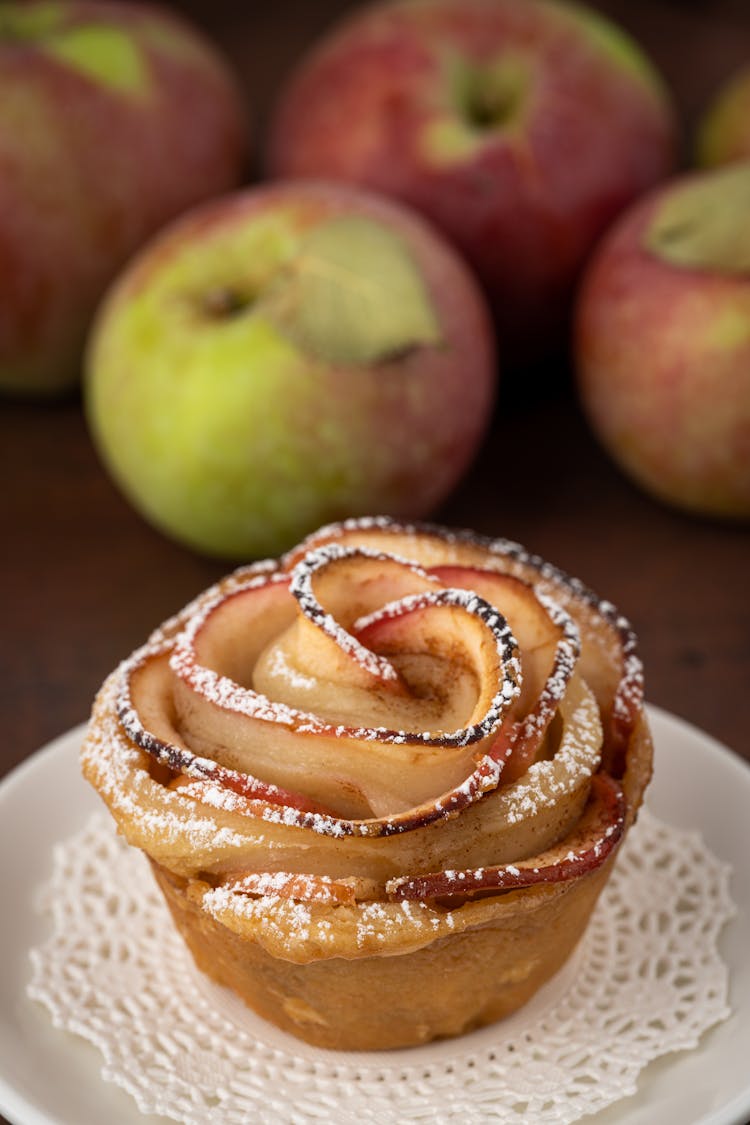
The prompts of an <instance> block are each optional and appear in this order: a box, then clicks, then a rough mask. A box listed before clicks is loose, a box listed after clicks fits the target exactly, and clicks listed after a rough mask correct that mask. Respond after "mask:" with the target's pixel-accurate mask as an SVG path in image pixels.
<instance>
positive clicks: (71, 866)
mask: <svg viewBox="0 0 750 1125" xmlns="http://www.w3.org/2000/svg"><path fill="white" fill-rule="evenodd" d="M728 884H729V868H728V867H727V866H726V865H725V864H723V863H721V862H719V861H718V860H717V859H716V858H715V857H714V856H712V855H711V853H710V852H709V851H708V850H707V848H706V847H705V845H704V844H703V842H702V841H701V839H700V837H699V836H697V835H696V834H693V833H686V832H684V831H682V830H679V829H676V828H672V827H669V826H667V825H665V824H663V823H662V822H660V821H658V820H657V819H656V818H655V817H653V816H652V815H651V814H649V813H648V811H647V810H643V811H642V812H641V816H640V820H639V823H638V825H637V827H636V828H635V829H634V830H633V832H632V833H631V836H630V838H629V839H628V841H627V843H626V845H625V846H624V848H623V850H622V852H621V854H620V856H619V858H618V861H617V867H616V869H615V872H614V874H613V876H612V878H611V880H610V882H609V884H608V886H607V889H606V890H605V892H604V895H603V896H602V899H601V901H600V903H599V905H598V907H597V909H596V912H595V914H594V917H593V919H592V922H591V924H590V926H589V929H588V931H587V934H586V936H585V938H584V939H583V941H582V943H581V945H580V947H579V949H578V950H577V952H576V954H575V956H574V957H573V958H572V960H571V962H570V963H569V965H568V966H567V967H566V968H565V969H564V970H563V971H562V972H561V973H560V974H558V976H557V978H555V980H554V981H552V982H551V983H550V984H549V985H548V986H547V987H546V988H545V989H544V990H543V991H542V992H541V993H539V994H538V995H537V996H536V997H535V998H534V1000H533V1001H532V1002H531V1004H529V1005H527V1006H526V1008H524V1009H523V1010H522V1011H521V1012H518V1013H516V1015H515V1016H512V1017H511V1018H510V1019H508V1020H506V1021H504V1022H502V1023H499V1024H495V1025H493V1026H491V1027H488V1028H485V1029H483V1030H482V1031H479V1032H475V1033H473V1034H471V1035H467V1036H465V1037H463V1038H461V1039H457V1040H449V1041H446V1042H442V1043H435V1044H430V1045H428V1046H425V1047H417V1048H413V1049H411V1050H405V1051H398V1052H396V1051H394V1052H385V1053H377V1054H375V1053H368V1054H342V1053H336V1052H329V1051H321V1050H316V1049H315V1048H312V1047H308V1046H307V1045H305V1044H304V1043H300V1042H298V1041H297V1040H295V1039H293V1038H291V1037H289V1036H287V1035H285V1034H284V1033H282V1032H281V1031H278V1030H277V1029H276V1028H274V1027H272V1026H270V1025H269V1024H267V1023H265V1022H264V1021H263V1020H261V1019H259V1018H258V1017H256V1016H255V1015H254V1014H253V1013H252V1012H250V1011H249V1010H248V1009H247V1008H246V1007H245V1006H244V1004H242V1002H241V1001H239V1000H238V999H236V998H235V997H234V996H233V995H232V994H230V993H229V992H227V991H225V990H224V989H221V988H219V987H218V986H215V985H213V984H212V983H211V982H210V981H208V980H207V979H206V978H204V977H203V976H202V975H201V974H199V973H198V971H197V970H196V969H195V968H194V966H193V963H192V960H191V958H190V956H189V954H188V953H187V950H186V949H185V947H184V946H183V944H182V940H181V938H180V937H179V936H178V934H177V933H176V931H175V930H174V929H173V927H172V923H171V919H170V918H169V915H168V913H167V909H166V906H165V905H164V903H163V901H162V899H161V897H160V895H159V893H158V891H157V890H156V887H155V885H154V884H153V881H152V878H151V874H150V872H149V870H148V868H147V864H146V862H145V860H144V859H143V857H142V856H141V855H140V854H139V853H137V852H135V851H133V850H132V849H130V848H128V847H127V846H126V845H125V844H124V843H123V842H122V841H121V840H120V839H119V838H118V837H116V836H115V834H114V831H113V829H112V827H111V824H110V821H109V819H107V818H105V817H104V816H103V815H102V814H97V815H96V816H95V817H94V818H93V819H92V820H91V822H90V823H89V825H88V826H87V827H86V828H85V829H84V830H83V831H82V832H80V833H79V834H78V835H77V836H75V837H73V838H72V839H71V840H69V841H67V842H66V843H64V844H59V845H58V846H57V848H56V850H55V854H54V873H53V876H52V879H51V881H50V883H49V884H48V885H47V886H46V887H45V888H44V889H43V890H42V892H41V893H40V906H41V908H42V909H45V910H47V911H49V912H50V914H51V916H52V923H53V933H52V936H51V937H50V938H49V940H48V941H47V942H46V944H44V945H43V946H41V947H40V948H38V949H34V950H33V951H32V953H31V958H32V966H33V976H32V980H31V983H30V985H29V989H28V991H29V994H30V995H31V996H32V997H33V998H35V999H36V1000H39V1001H41V1002H42V1003H43V1004H45V1005H46V1006H47V1008H49V1010H50V1012H51V1014H52V1018H53V1021H54V1023H55V1025H56V1026H57V1027H59V1028H62V1029H65V1030H67V1031H72V1032H74V1033H76V1034H78V1035H81V1036H83V1037H84V1038H86V1039H88V1040H89V1041H90V1042H91V1043H93V1044H94V1045H95V1046H96V1047H98V1049H99V1050H100V1051H101V1053H102V1055H103V1056H104V1065H103V1068H102V1075H103V1077H104V1078H105V1079H107V1080H109V1081H112V1082H116V1083H117V1084H118V1085H119V1086H122V1087H123V1088H124V1089H125V1090H127V1091H128V1092H129V1093H130V1094H132V1095H133V1097H134V1098H135V1099H136V1101H137V1103H138V1106H139V1108H140V1109H141V1111H142V1112H143V1113H146V1114H150V1113H153V1114H162V1115H163V1116H165V1117H168V1118H172V1119H173V1120H175V1121H180V1122H186V1123H188V1125H241V1123H243V1125H244V1123H246V1122H291V1123H295V1125H296V1123H300V1125H302V1123H303V1122H315V1121H317V1122H320V1121H337V1122H357V1125H360V1123H364V1122H378V1123H383V1122H405V1121H424V1122H427V1121H429V1122H431V1123H434V1122H444V1121H461V1122H462V1123H463V1122H480V1121H487V1120H488V1119H490V1118H491V1120H492V1121H495V1122H503V1123H508V1125H510V1123H513V1125H521V1123H522V1122H528V1121H534V1122H535V1123H540V1125H542V1123H547V1122H549V1123H553V1122H554V1123H555V1125H563V1123H565V1122H572V1121H575V1120H577V1119H578V1118H580V1117H583V1116H585V1115H586V1114H590V1113H595V1112H597V1111H598V1110H600V1109H603V1108H604V1107H605V1106H608V1105H611V1104H612V1102H614V1101H616V1100H618V1099H619V1098H623V1097H626V1096H627V1095H630V1094H633V1093H634V1092H635V1086H636V1082H637V1078H638V1074H639V1072H640V1071H641V1070H642V1069H643V1067H645V1066H646V1065H647V1064H648V1063H649V1062H650V1061H652V1060H653V1059H655V1058H657V1057H659V1056H661V1055H664V1054H666V1053H668V1052H670V1051H676V1050H685V1049H688V1048H692V1047H695V1046H696V1045H697V1043H698V1040H699V1038H700V1036H701V1035H702V1034H703V1032H705V1031H706V1030H707V1029H708V1028H709V1027H711V1026H712V1025H714V1024H715V1023H717V1022H719V1021H720V1020H723V1019H726V1017H727V1016H728V1015H729V1008H728V1006H727V991H728V973H727V969H726V966H725V965H724V963H723V961H722V959H721V957H720V955H719V952H718V948H717V940H718V936H719V932H720V930H721V928H722V926H723V925H724V923H725V922H726V921H727V920H728V919H729V918H730V917H731V916H732V914H733V912H734V907H733V905H732V901H731V898H730V895H729V888H728ZM436 984H438V982H436Z"/></svg>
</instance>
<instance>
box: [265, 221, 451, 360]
mask: <svg viewBox="0 0 750 1125" xmlns="http://www.w3.org/2000/svg"><path fill="white" fill-rule="evenodd" d="M257 311H258V312H259V313H261V314H262V315H263V316H264V317H265V318H266V319H268V320H270V321H271V323H272V324H273V325H274V327H275V328H276V329H277V330H278V331H279V332H280V333H281V334H282V335H284V336H286V337H287V338H288V339H290V340H291V341H292V342H293V343H294V344H295V345H296V346H298V347H300V348H302V350H303V351H306V352H308V353H310V354H312V355H314V356H315V357H316V358H318V359H321V360H324V361H325V362H327V363H334V364H339V365H342V366H344V365H355V366H357V365H369V364H376V363H382V362H385V361H387V360H388V359H392V358H394V357H396V356H399V355H402V354H403V353H404V352H407V351H410V350H411V349H413V348H417V347H421V346H425V345H435V344H439V343H440V342H441V339H442V336H441V332H440V325H439V323H438V318H437V314H436V312H435V309H434V308H433V305H432V302H431V300H430V297H429V295H428V293H427V289H426V287H425V284H424V282H423V281H422V278H421V276H420V273H419V270H418V268H417V265H416V263H415V262H414V260H413V258H412V257H411V255H410V253H409V250H408V248H407V246H406V244H405V242H404V241H403V240H402V239H401V238H400V237H399V236H398V235H397V234H395V233H394V232H393V231H391V230H389V229H388V228H387V227H385V226H384V225H383V224H382V223H379V222H376V221H375V220H374V219H370V218H366V217H364V216H361V215H347V216H340V217H337V218H333V219H329V220H328V221H327V222H324V223H321V224H320V225H319V226H317V227H314V228H313V229H312V230H310V231H309V233H308V234H307V235H306V236H305V238H304V240H303V242H302V244H301V245H300V249H299V251H298V253H297V254H296V255H295V257H294V258H293V259H292V261H290V262H289V263H288V265H287V266H286V267H285V269H284V271H283V272H282V273H281V274H280V275H279V277H278V279H277V280H276V282H275V283H274V284H273V285H272V286H271V287H270V288H269V289H267V290H266V292H265V293H264V294H263V297H262V299H261V308H258V310H257Z"/></svg>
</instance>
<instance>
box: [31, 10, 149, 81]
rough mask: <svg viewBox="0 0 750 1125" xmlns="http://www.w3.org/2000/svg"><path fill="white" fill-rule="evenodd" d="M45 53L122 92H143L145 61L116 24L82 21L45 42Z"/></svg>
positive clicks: (146, 74) (145, 70)
mask: <svg viewBox="0 0 750 1125" xmlns="http://www.w3.org/2000/svg"><path fill="white" fill-rule="evenodd" d="M44 49H45V51H46V53H47V54H49V55H52V56H54V58H56V59H57V60H58V61H59V62H60V63H62V64H63V65H64V66H67V67H70V68H71V69H72V70H76V71H78V72H79V73H80V74H82V75H83V76H84V77H85V78H90V79H92V80H93V81H94V82H99V83H101V84H102V85H104V86H109V87H111V88H112V89H115V90H120V91H122V92H123V93H135V94H137V93H144V92H146V91H147V90H148V86H149V77H148V70H147V68H146V64H145V61H144V59H143V56H142V54H141V52H140V51H139V50H138V48H137V47H136V45H135V43H134V42H133V40H132V39H131V38H130V36H129V35H128V34H127V32H125V31H122V30H120V28H117V27H103V26H98V25H95V24H83V25H81V26H79V27H71V28H69V29H67V30H66V31H64V32H61V33H59V34H58V35H56V36H55V37H54V38H52V39H50V40H48V41H47V42H46V43H45V44H44Z"/></svg>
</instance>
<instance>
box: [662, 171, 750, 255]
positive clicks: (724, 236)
mask: <svg viewBox="0 0 750 1125" xmlns="http://www.w3.org/2000/svg"><path fill="white" fill-rule="evenodd" d="M644 246H645V248H646V249H647V250H649V251H650V252H651V253H652V254H655V255H656V256H657V257H658V258H661V259H662V260H663V261H666V262H669V263H670V264H671V265H674V266H681V267H683V268H685V269H700V270H715V271H718V272H720V273H731V274H749V273H750V165H747V164H743V165H737V166H733V167H728V168H722V169H720V170H718V171H716V172H709V173H704V174H703V175H701V176H697V177H694V178H693V179H691V180H688V181H687V182H686V183H684V184H683V185H681V186H679V187H677V188H674V189H672V190H671V191H670V192H669V194H668V195H667V196H666V197H665V198H664V201H663V202H662V203H661V204H660V205H659V206H658V207H657V209H656V211H655V213H654V215H653V218H652V219H651V222H650V223H649V225H648V227H647V228H646V231H645V234H644Z"/></svg>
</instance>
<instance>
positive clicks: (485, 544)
mask: <svg viewBox="0 0 750 1125" xmlns="http://www.w3.org/2000/svg"><path fill="white" fill-rule="evenodd" d="M327 543H337V544H339V545H342V546H363V547H367V548H368V549H370V550H375V551H385V552H396V553H398V554H399V555H400V556H402V557H404V558H408V559H411V560H413V561H414V562H416V563H418V564H419V565H420V566H423V567H436V566H447V565H457V566H467V567H478V568H480V569H483V570H490V571H495V570H496V571H501V572H503V573H506V574H510V575H514V576H515V577H518V578H522V579H524V580H525V581H527V582H528V583H529V584H530V585H532V586H534V587H536V588H537V589H538V590H540V591H541V592H542V593H544V594H546V595H548V596H549V597H551V598H552V599H553V600H554V601H555V602H556V603H557V604H558V605H560V606H561V607H562V608H563V609H564V610H565V611H566V612H567V613H568V614H570V616H571V617H572V618H573V620H574V621H575V622H576V625H577V626H578V628H579V631H580V634H581V657H580V671H581V674H582V675H583V677H584V678H585V679H586V681H587V683H588V684H589V685H590V687H591V688H592V690H593V691H594V694H595V695H596V698H597V700H598V702H599V706H600V709H601V712H602V720H603V724H604V737H605V751H604V754H605V761H606V762H607V765H608V769H609V771H610V772H614V773H615V775H616V776H618V777H619V776H621V775H622V771H623V769H624V758H623V755H624V752H625V750H626V747H627V744H628V740H629V739H630V737H631V734H632V732H633V729H634V726H635V724H636V722H637V721H638V718H639V716H640V714H641V710H642V705H643V668H642V665H641V662H640V660H639V658H638V656H637V651H636V650H637V642H636V638H635V634H634V632H633V629H632V627H631V626H630V623H629V622H628V620H627V619H626V618H625V617H624V616H622V615H621V614H619V613H618V612H617V610H616V609H615V607H614V606H613V605H612V604H611V603H610V602H607V601H604V600H602V599H600V598H598V597H597V595H596V594H594V593H593V592H592V591H591V590H589V589H588V588H587V587H586V586H585V585H584V584H583V583H582V582H580V581H579V580H578V579H575V578H571V577H570V576H569V575H567V574H565V572H564V571H562V570H560V569H558V568H557V567H555V566H552V565H551V564H550V563H547V562H545V561H544V560H542V559H540V558H539V557H538V556H536V555H532V554H529V553H528V552H527V551H525V550H524V549H523V547H521V546H519V544H518V543H514V542H512V541H510V540H507V539H489V538H486V537H483V536H480V535H476V534H474V533H472V532H464V531H447V530H445V529H444V528H436V527H432V526H429V525H402V524H398V523H396V522H394V521H393V520H391V519H388V518H386V517H366V518H360V519H350V520H345V521H343V522H342V523H339V524H332V525H330V526H329V527H324V528H321V529H320V530H319V531H317V532H315V533H314V534H313V535H311V536H309V537H308V539H306V540H304V541H303V542H302V543H301V544H300V546H299V547H297V548H295V549H294V550H293V551H292V552H290V553H289V554H288V555H287V556H286V557H285V558H284V559H283V560H282V567H283V568H284V569H285V570H288V569H289V568H290V567H292V566H293V565H294V563H295V561H296V560H297V559H298V558H300V557H301V556H302V555H304V554H305V553H306V552H307V551H309V550H311V549H316V548H318V547H320V546H322V545H324V544H327Z"/></svg>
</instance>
